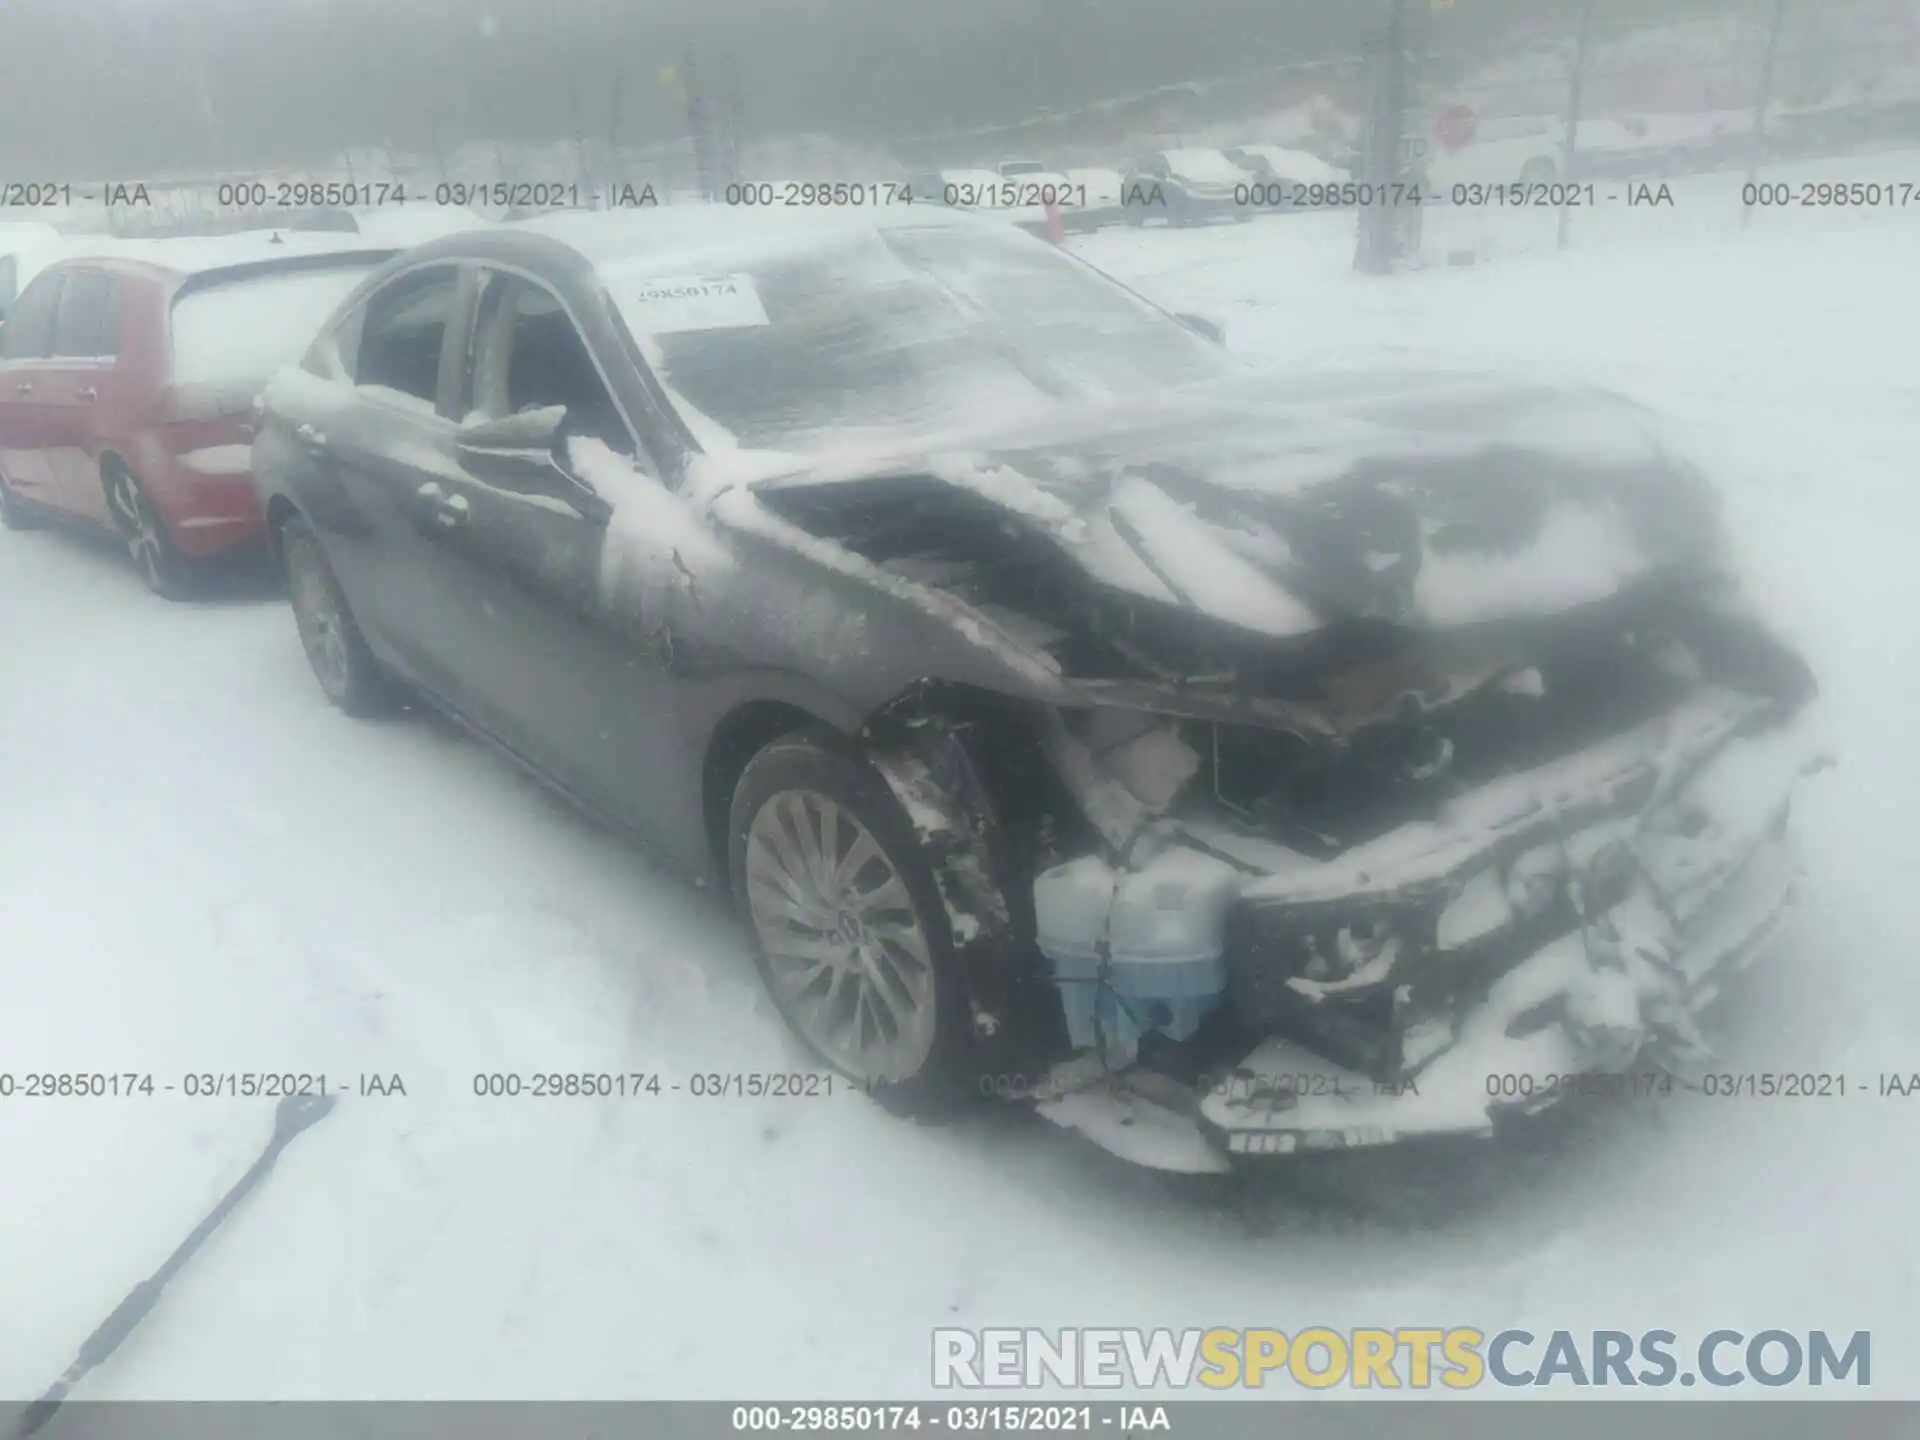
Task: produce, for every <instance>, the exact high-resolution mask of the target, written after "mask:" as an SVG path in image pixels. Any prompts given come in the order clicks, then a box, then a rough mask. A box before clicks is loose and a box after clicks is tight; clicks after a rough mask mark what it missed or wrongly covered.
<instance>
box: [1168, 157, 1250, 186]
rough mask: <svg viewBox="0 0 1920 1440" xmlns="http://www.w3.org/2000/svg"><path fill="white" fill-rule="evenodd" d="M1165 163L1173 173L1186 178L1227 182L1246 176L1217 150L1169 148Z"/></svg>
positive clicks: (1230, 182) (1242, 178)
mask: <svg viewBox="0 0 1920 1440" xmlns="http://www.w3.org/2000/svg"><path fill="white" fill-rule="evenodd" d="M1167 165H1168V168H1170V169H1171V170H1172V171H1173V173H1174V174H1176V175H1179V176H1181V177H1182V178H1184V179H1188V180H1220V181H1224V182H1226V183H1228V184H1232V183H1233V182H1235V181H1239V180H1244V179H1246V176H1245V175H1244V174H1243V173H1242V172H1241V170H1240V167H1239V166H1237V165H1235V164H1234V163H1233V162H1232V161H1231V160H1229V159H1227V157H1226V156H1224V155H1222V154H1221V153H1220V152H1219V151H1218V150H1170V151H1168V152H1167Z"/></svg>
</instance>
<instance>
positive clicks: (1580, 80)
mask: <svg viewBox="0 0 1920 1440" xmlns="http://www.w3.org/2000/svg"><path fill="white" fill-rule="evenodd" d="M1595 3H1596V0H1580V24H1579V27H1578V28H1577V29H1576V30H1575V31H1574V36H1573V78H1572V83H1571V85H1570V87H1569V89H1568V93H1567V140H1566V148H1565V152H1564V153H1563V155H1562V156H1561V160H1560V181H1561V191H1560V232H1559V248H1560V249H1562V250H1564V249H1566V248H1567V240H1568V237H1569V236H1570V234H1571V233H1572V230H1573V205H1572V200H1573V167H1574V162H1575V160H1576V159H1577V158H1578V156H1579V153H1580V148H1579V142H1580V108H1581V91H1582V90H1583V89H1584V88H1585V85H1586V78H1587V46H1588V44H1589V42H1590V41H1591V40H1592V38H1593V11H1594V6H1595Z"/></svg>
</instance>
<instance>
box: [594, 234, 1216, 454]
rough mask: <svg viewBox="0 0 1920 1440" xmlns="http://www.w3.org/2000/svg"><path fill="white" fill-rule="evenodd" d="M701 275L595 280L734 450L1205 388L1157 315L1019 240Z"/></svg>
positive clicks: (808, 446)
mask: <svg viewBox="0 0 1920 1440" xmlns="http://www.w3.org/2000/svg"><path fill="white" fill-rule="evenodd" d="M741 263H742V264H744V265H745V267H746V268H745V269H743V270H741V271H739V272H738V273H731V274H724V275H713V276H684V275H682V276H668V275H659V276H651V275H649V276H644V277H643V276H640V275H623V276H609V277H608V293H609V294H610V295H611V296H612V298H613V300H614V303H615V305H616V307H617V308H618V309H619V311H620V313H621V315H622V316H623V317H624V318H625V320H626V322H627V324H628V326H629V328H630V329H632V330H633V331H634V333H635V335H636V336H637V337H639V338H640V341H641V344H642V347H643V349H644V350H645V352H646V354H647V357H648V360H649V362H650V363H651V364H653V365H654V366H655V368H656V369H657V370H658V371H659V373H660V377H661V379H662V380H663V381H664V383H665V384H666V386H667V387H668V390H669V391H670V392H671V393H672V394H673V395H674V397H675V398H676V400H677V401H678V402H679V403H680V404H681V406H682V408H683V410H688V411H692V412H697V413H698V415H699V416H701V417H702V419H703V420H706V421H711V422H712V423H714V424H717V425H718V426H720V427H721V428H722V429H724V430H725V431H726V432H727V433H728V434H730V435H731V436H732V437H734V438H735V439H736V440H737V441H738V442H739V443H740V444H741V445H743V446H745V447H747V448H750V449H766V448H779V449H787V450H798V451H807V450H818V449H821V448H825V447H826V446H828V445H831V444H838V443H845V442H846V441H847V439H848V438H849V434H850V432H858V433H861V434H866V435H872V434H875V433H887V434H895V435H910V434H925V433H930V432H933V431H939V430H944V429H950V428H953V427H956V426H961V425H965V424H969V423H973V424H977V423H979V422H980V421H981V420H982V419H983V418H984V417H987V416H993V417H995V418H1000V419H1013V418H1016V417H1021V416H1034V415H1037V414H1040V413H1043V412H1045V411H1047V410H1049V409H1052V408H1055V407H1057V406H1059V405H1060V404H1062V403H1069V402H1080V401H1086V400H1098V399H1107V398H1112V397H1115V396H1124V395H1130V394H1136V393H1142V392H1148V391H1157V390H1159V389H1162V388H1165V387H1167V386H1171V385H1181V384H1186V383H1190V382H1193V381H1197V380H1201V379H1205V378H1208V377H1211V376H1216V375H1219V374H1220V373H1222V371H1223V369H1225V368H1226V367H1227V362H1226V360H1225V359H1224V357H1223V356H1221V355H1220V354H1219V353H1218V352H1217V351H1216V350H1215V349H1214V348H1213V347H1212V346H1210V345H1208V344H1207V343H1206V342H1204V341H1202V340H1199V339H1198V338H1197V337H1196V336H1194V335H1193V334H1191V333H1190V332H1189V331H1187V330H1186V329H1185V327H1183V326H1181V325H1180V324H1178V323H1177V322H1176V321H1174V320H1173V319H1172V318H1171V317H1169V316H1167V315H1164V314H1162V313H1161V312H1159V311H1157V310H1155V309H1153V308H1152V307H1151V306H1148V305H1147V304H1146V303H1145V302H1143V301H1140V300H1138V299H1136V298H1135V297H1134V296H1132V295H1130V294H1129V293H1128V292H1127V291H1125V290H1123V289H1122V288H1120V287H1119V286H1117V285H1115V284H1113V283H1112V282H1111V281H1108V280H1107V279H1105V278H1104V277H1103V276H1100V275H1099V274H1097V273H1096V272H1094V271H1092V270H1090V269H1088V268H1087V267H1085V266H1083V265H1080V264H1078V263H1077V262H1075V261H1072V260H1069V259H1067V258H1066V257H1064V256H1062V255H1060V254H1059V253H1058V252H1057V251H1055V250H1053V249H1052V248H1051V247H1049V246H1047V245H1045V244H1042V243H1041V242H1038V241H1035V240H1032V239H1030V238H1029V237H1026V236H1023V235H1019V234H1016V233H1010V234H1007V235H1005V236H1002V235H1000V234H999V233H998V232H997V231H991V230H977V231H976V230H973V229H962V228H960V227H926V228H914V227H900V228H893V227H889V228H887V229H885V230H878V231H862V232H856V233H854V234H852V235H846V234H841V235H835V236H833V237H831V238H829V239H826V240H824V241H823V242H819V243H814V244H795V245H791V246H785V247H783V248H782V249H781V250H780V251H779V252H778V253H777V254H772V255H769V254H765V253H762V254H760V255H758V256H755V257H753V258H752V259H751V260H748V261H745V262H741Z"/></svg>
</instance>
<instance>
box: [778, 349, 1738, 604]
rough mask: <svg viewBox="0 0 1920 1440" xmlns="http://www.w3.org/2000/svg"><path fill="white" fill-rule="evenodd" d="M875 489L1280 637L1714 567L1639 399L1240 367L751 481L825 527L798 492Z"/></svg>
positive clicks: (1683, 472) (1547, 598)
mask: <svg viewBox="0 0 1920 1440" xmlns="http://www.w3.org/2000/svg"><path fill="white" fill-rule="evenodd" d="M912 477H924V479H925V480H926V482H927V487H928V488H925V489H920V488H917V487H914V486H912V485H907V486H903V485H902V484H901V483H900V482H901V481H902V479H903V478H904V479H910V478H912ZM879 481H886V482H888V483H886V484H884V485H880V484H873V485H872V487H871V497H872V506H873V508H874V509H875V510H878V509H879V508H880V507H883V506H908V507H918V506H924V505H927V504H931V503H948V504H957V505H963V506H971V507H973V508H974V509H975V510H976V512H977V507H978V505H979V504H981V503H984V504H986V505H989V506H991V507H994V508H995V509H996V510H997V511H999V512H1000V513H1001V514H1002V516H1003V517H1004V519H1006V520H1009V521H1012V522H1014V523H1017V524H1018V525H1020V526H1022V527H1025V528H1028V529H1030V530H1034V531H1037V532H1039V533H1041V534H1044V535H1045V536H1046V537H1047V538H1049V539H1050V540H1051V541H1053V542H1054V544H1055V545H1057V547H1058V548H1059V550H1060V551H1061V553H1062V554H1063V555H1064V556H1066V557H1067V558H1068V559H1070V560H1071V561H1072V562H1073V563H1074V564H1076V565H1077V566H1078V567H1079V568H1080V569H1081V570H1083V571H1084V572H1085V573H1086V574H1087V575H1088V576H1090V577H1092V578H1093V579H1094V580H1095V581H1097V582H1099V584H1101V585H1102V586H1104V587H1110V588H1111V589H1114V590H1117V591H1121V592H1125V593H1127V594H1130V595H1133V596H1137V597H1140V598H1143V599H1147V600H1151V601H1157V602H1160V603H1162V604H1164V605H1167V606H1171V607H1174V608H1176V609H1179V610H1184V611H1189V612H1198V613H1201V614H1205V615H1207V616H1210V617H1212V618H1213V619H1215V620H1218V621H1221V622H1225V623H1226V624H1228V625H1231V626H1234V627H1238V628H1239V629H1241V630H1243V631H1247V632H1252V633H1255V634H1260V635H1267V636H1276V637H1288V636H1295V635H1301V634H1305V633H1308V632H1311V631H1313V630H1316V629H1318V628H1321V627H1322V626H1324V625H1326V624H1327V623H1329V622H1330V621H1333V620H1335V619H1352V618H1367V619H1378V620H1385V621H1390V622H1394V623H1397V624H1401V625H1406V626H1410V627H1413V628H1442V627H1451V626H1456V625H1463V624H1468V623H1473V622H1477V621H1485V620H1493V619H1499V618H1506V617H1514V616H1527V615H1549V614H1554V613H1558V612H1560V611H1564V610H1570V609H1574V608H1576V607H1581V606H1585V605H1588V604H1590V603H1593V602H1597V601H1600V600H1604V599H1606V598H1608V597H1610V596H1612V595H1614V594H1616V593H1618V592H1620V591H1622V590H1625V589H1628V588H1630V587H1632V586H1635V585H1637V584H1639V583H1642V582H1645V581H1649V580H1652V579H1654V578H1656V577H1658V576H1660V575H1662V574H1669V575H1671V574H1674V573H1677V572H1685V571H1689V570H1701V569H1704V568H1706V567H1709V566H1712V565H1715V564H1717V561H1718V550H1719V537H1720V531H1719V525H1718V521H1717V516H1716V502H1715V498H1714V496H1713V493H1712V491H1711V489H1710V488H1709V487H1708V485H1707V484H1706V482H1705V480H1704V479H1703V478H1702V476H1701V475H1700V474H1699V473H1698V472H1697V471H1696V470H1694V469H1693V468H1692V467H1691V466H1690V465H1688V464H1687V463H1686V462H1685V461H1684V460H1682V459H1680V458H1679V457H1677V456H1676V455H1674V454H1673V453H1672V452H1671V451H1670V450H1669V448H1668V447H1667V445H1666V444H1665V443H1664V442H1663V441H1662V439H1661V437H1660V434H1659V425H1658V422H1657V420H1656V418H1655V417H1654V416H1653V415H1652V414H1651V413H1650V412H1648V411H1646V410H1645V409H1643V408H1642V407H1640V406H1638V405H1636V404H1634V403H1633V402H1630V401H1627V400H1624V399H1621V398H1619V397H1616V396H1613V395H1611V394H1608V393H1605V392H1596V391H1588V390H1577V389H1567V388H1553V387H1546V386H1537V385H1522V384H1516V383H1513V382H1511V381H1504V380H1498V379H1487V378H1482V377H1460V376H1438V377H1437V376H1434V375H1430V374H1428V375H1419V374H1381V373H1377V372H1372V373H1363V372H1353V373H1342V374H1333V375H1326V376H1316V377H1311V378H1308V379H1304V380H1282V381H1275V380H1274V379H1273V378H1271V377H1247V378H1244V379H1242V378H1236V379H1233V380H1230V381H1227V382H1225V383H1222V384H1218V385H1211V386H1207V387H1205V388H1203V389H1197V390H1186V391H1182V392H1178V393H1172V394H1167V395H1163V396H1160V397H1156V398H1155V399H1153V400H1151V401H1149V402H1147V403H1144V404H1142V403H1140V402H1138V401H1135V402H1133V403H1132V404H1130V405H1129V406H1127V407H1125V408H1122V407H1117V406H1110V407H1102V408H1096V409H1083V410H1077V411H1073V412H1069V413H1062V414H1059V415H1058V416H1056V417H1054V418H1053V419H1051V420H1049V421H1048V422H1046V423H1044V424H1042V425H1038V426H1035V425H1027V426H1024V427H1021V428H1020V429H1019V430H1017V431H1014V432H1010V433H999V434H989V435H970V436H964V437H954V438H953V439H952V440H950V441H944V442H941V443H937V444H923V445H918V446H911V447H900V448H896V449H892V450H886V449H870V450H867V451H864V452H861V453H858V454H847V455H844V456H841V457H837V458H836V459H835V460H833V461H832V462H830V463H823V464H819V465H815V466H811V467H809V468H807V469H805V470H800V471H796V472H792V473H787V474H782V475H778V476H774V477H770V478H765V479H762V480H760V481H758V482H757V483H756V485H755V489H756V492H757V493H758V495H759V497H760V499H761V501H762V502H763V503H764V504H767V505H769V506H770V507H771V508H772V509H774V510H776V511H778V512H781V513H782V514H784V515H786V516H788V517H789V518H791V519H794V520H796V521H797V523H800V524H801V525H803V526H804V527H806V528H809V529H813V530H815V531H816V533H823V536H824V538H843V536H841V535H835V534H831V533H825V532H827V531H829V530H840V529H841V526H840V525H839V524H837V523H836V524H832V525H828V526H823V525H821V524H819V523H816V522H815V521H813V520H811V519H809V518H808V517H810V516H813V515H816V514H817V513H818V507H817V506H815V505H812V504H809V503H808V499H807V497H808V496H809V495H813V496H822V491H823V489H827V488H830V489H832V490H834V491H837V492H840V493H838V494H837V495H836V496H835V497H834V500H833V503H832V505H831V509H832V511H833V512H834V513H835V514H837V515H845V514H847V513H849V511H850V509H859V508H861V507H860V506H858V505H857V504H856V503H855V501H854V497H853V496H852V495H851V494H849V493H846V492H843V491H840V487H844V486H862V485H864V484H867V483H868V482H879ZM822 498H824V497H822ZM869 518H871V517H869Z"/></svg>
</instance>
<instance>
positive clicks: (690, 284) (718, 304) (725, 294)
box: [614, 275, 768, 335]
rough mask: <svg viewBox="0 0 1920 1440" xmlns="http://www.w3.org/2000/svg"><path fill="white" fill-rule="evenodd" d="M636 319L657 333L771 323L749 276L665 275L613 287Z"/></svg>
mask: <svg viewBox="0 0 1920 1440" xmlns="http://www.w3.org/2000/svg"><path fill="white" fill-rule="evenodd" d="M614 293H615V295H617V296H618V297H619V299H620V302H621V308H622V309H623V310H625V311H626V312H627V314H628V316H629V317H630V318H631V320H632V322H633V323H634V324H635V325H636V326H637V327H639V328H640V329H642V330H645V331H648V332H649V333H651V334H654V335H672V334H676V333H679V332H683V331H688V330H734V329H741V328H745V327H749V326H755V325H765V324H767V323H768V322H767V311H766V307H765V306H764V305H762V304H761V303H760V292H759V291H758V290H757V289H755V288H754V283H753V277H752V276H751V275H685V276H663V277H660V278H657V279H650V280H630V281H627V282H626V283H625V284H623V285H620V286H618V287H617V288H616V289H615V291H614Z"/></svg>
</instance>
